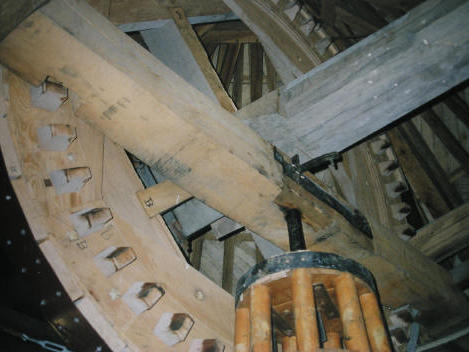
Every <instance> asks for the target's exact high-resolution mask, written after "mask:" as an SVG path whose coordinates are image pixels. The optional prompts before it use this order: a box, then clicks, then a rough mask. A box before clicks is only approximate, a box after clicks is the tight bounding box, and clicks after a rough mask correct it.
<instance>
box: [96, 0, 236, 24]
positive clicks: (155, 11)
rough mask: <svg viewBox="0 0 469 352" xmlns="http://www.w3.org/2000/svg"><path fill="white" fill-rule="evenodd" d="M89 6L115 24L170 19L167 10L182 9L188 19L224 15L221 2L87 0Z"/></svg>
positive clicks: (201, 0) (224, 11)
mask: <svg viewBox="0 0 469 352" xmlns="http://www.w3.org/2000/svg"><path fill="white" fill-rule="evenodd" d="M88 2H89V3H90V5H91V6H93V7H94V8H95V9H96V10H98V11H99V12H100V13H101V14H103V15H105V16H106V17H108V18H109V19H110V20H111V22H113V23H115V24H118V23H119V24H120V23H132V22H141V21H153V20H160V19H168V18H171V14H170V12H169V8H171V7H182V8H183V9H184V10H185V11H186V13H187V16H189V17H194V16H207V15H218V14H226V13H229V12H230V9H229V8H228V7H227V6H226V5H225V4H224V3H223V1H221V0H198V1H193V0H158V1H154V0H121V1H111V0H88Z"/></svg>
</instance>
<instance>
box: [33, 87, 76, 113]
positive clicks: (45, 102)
mask: <svg viewBox="0 0 469 352" xmlns="http://www.w3.org/2000/svg"><path fill="white" fill-rule="evenodd" d="M67 99H68V89H67V88H65V87H64V86H63V85H62V84H60V83H57V82H53V81H51V80H49V79H46V81H44V82H43V83H42V84H41V85H40V86H39V87H31V105H32V106H35V107H37V108H40V109H44V110H48V111H52V112H53V111H57V110H58V109H59V108H60V106H61V105H62V104H63V103H64V102H65V101H66V100H67Z"/></svg>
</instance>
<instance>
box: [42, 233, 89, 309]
mask: <svg viewBox="0 0 469 352" xmlns="http://www.w3.org/2000/svg"><path fill="white" fill-rule="evenodd" d="M39 248H40V249H41V251H42V254H44V256H45V257H46V258H47V261H48V262H49V264H50V266H51V267H52V269H53V270H54V272H55V275H57V277H58V279H59V281H60V283H61V284H62V286H63V287H64V289H65V291H66V292H67V294H68V295H69V296H70V299H71V300H72V301H73V302H75V301H76V300H78V299H80V298H82V297H83V294H84V293H83V292H84V290H83V287H81V284H80V282H79V279H78V278H77V277H76V275H75V273H74V272H72V271H70V270H69V269H68V268H67V265H66V264H65V261H64V260H63V259H62V258H61V257H60V254H59V253H58V251H57V249H56V248H55V245H54V244H53V242H52V241H50V240H45V241H43V242H41V244H40V245H39Z"/></svg>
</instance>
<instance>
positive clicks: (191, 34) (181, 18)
mask: <svg viewBox="0 0 469 352" xmlns="http://www.w3.org/2000/svg"><path fill="white" fill-rule="evenodd" d="M170 12H171V15H172V18H173V20H174V23H176V25H177V27H178V28H179V32H180V33H181V35H182V37H183V38H184V40H185V42H186V43H187V45H188V46H189V48H190V50H191V51H192V55H194V58H195V60H196V61H197V63H198V64H199V67H200V69H201V70H202V72H203V74H204V76H205V78H206V79H207V81H208V84H209V85H210V88H211V89H212V91H213V93H215V96H216V97H217V99H218V101H219V103H220V105H221V106H222V107H223V108H225V109H226V110H227V111H231V112H234V111H236V106H235V105H234V103H233V101H232V100H231V98H230V97H229V95H228V93H227V92H226V90H225V89H224V87H223V84H222V82H221V81H220V78H219V77H218V75H217V74H216V72H215V71H214V69H213V67H212V64H211V63H210V60H209V58H208V56H207V52H206V51H205V49H204V47H203V46H202V44H201V43H200V41H199V38H197V34H196V33H195V31H194V29H193V28H192V25H191V24H190V23H189V21H188V20H187V18H186V15H185V13H184V10H183V9H182V8H171V9H170Z"/></svg>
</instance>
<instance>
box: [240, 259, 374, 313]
mask: <svg viewBox="0 0 469 352" xmlns="http://www.w3.org/2000/svg"><path fill="white" fill-rule="evenodd" d="M296 268H322V269H334V270H338V271H343V272H349V273H350V274H352V275H354V276H356V277H358V278H359V279H361V280H362V281H364V282H365V283H366V284H367V285H368V286H369V287H370V289H371V290H372V291H373V292H375V293H377V290H376V282H375V279H374V277H373V274H372V273H371V272H370V271H369V270H368V269H367V268H365V267H364V266H363V265H361V264H360V263H357V262H356V261H354V260H352V259H347V258H344V257H341V256H339V255H337V254H333V253H325V252H311V251H297V252H290V253H285V254H281V255H278V256H275V257H272V258H268V259H266V260H264V261H262V262H260V263H258V264H256V265H254V266H253V267H252V268H251V269H249V271H248V272H247V273H245V274H244V275H243V276H241V278H240V279H239V280H238V284H237V286H236V295H235V302H236V306H237V305H238V303H239V298H240V296H241V294H242V293H243V292H244V291H246V289H247V288H248V287H249V286H251V285H252V284H253V283H255V282H256V281H257V280H259V279H261V278H262V277H265V276H267V275H271V274H275V273H278V272H281V271H284V270H291V269H296Z"/></svg>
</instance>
